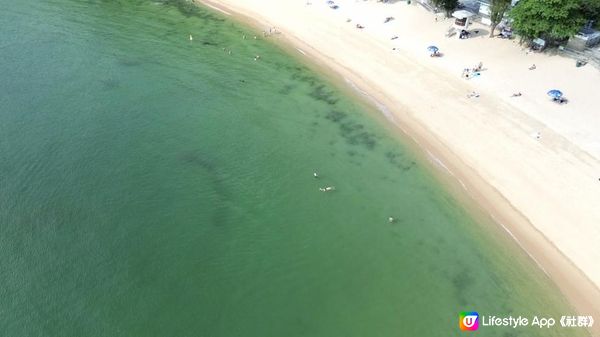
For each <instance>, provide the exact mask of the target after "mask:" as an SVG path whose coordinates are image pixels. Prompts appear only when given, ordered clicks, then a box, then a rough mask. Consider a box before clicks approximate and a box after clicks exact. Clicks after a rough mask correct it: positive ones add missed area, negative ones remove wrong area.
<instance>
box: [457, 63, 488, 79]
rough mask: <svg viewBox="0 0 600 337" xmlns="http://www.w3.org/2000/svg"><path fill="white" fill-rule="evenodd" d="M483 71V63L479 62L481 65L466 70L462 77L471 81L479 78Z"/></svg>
mask: <svg viewBox="0 0 600 337" xmlns="http://www.w3.org/2000/svg"><path fill="white" fill-rule="evenodd" d="M482 70H483V62H479V64H478V65H477V66H475V67H473V68H465V69H463V72H462V74H461V76H460V77H462V78H466V79H470V78H473V77H477V76H479V75H481V71H482Z"/></svg>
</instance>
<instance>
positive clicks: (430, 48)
mask: <svg viewBox="0 0 600 337" xmlns="http://www.w3.org/2000/svg"><path fill="white" fill-rule="evenodd" d="M438 50H440V49H439V48H438V47H436V46H429V47H427V51H429V52H431V53H437V52H438Z"/></svg>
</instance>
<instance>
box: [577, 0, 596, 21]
mask: <svg viewBox="0 0 600 337" xmlns="http://www.w3.org/2000/svg"><path fill="white" fill-rule="evenodd" d="M581 9H582V11H583V16H584V17H585V18H586V19H588V20H592V21H595V23H596V25H597V24H598V23H599V21H600V0H583V2H582V4H581Z"/></svg>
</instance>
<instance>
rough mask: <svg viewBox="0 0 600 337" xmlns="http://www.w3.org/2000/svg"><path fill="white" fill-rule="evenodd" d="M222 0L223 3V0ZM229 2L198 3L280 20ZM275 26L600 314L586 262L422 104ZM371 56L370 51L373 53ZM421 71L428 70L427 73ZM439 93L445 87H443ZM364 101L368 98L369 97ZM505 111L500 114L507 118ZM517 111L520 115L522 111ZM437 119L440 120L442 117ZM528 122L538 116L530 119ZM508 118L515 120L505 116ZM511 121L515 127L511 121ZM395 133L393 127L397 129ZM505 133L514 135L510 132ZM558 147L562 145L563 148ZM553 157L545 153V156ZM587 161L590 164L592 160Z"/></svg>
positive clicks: (261, 21) (253, 22) (292, 47)
mask: <svg viewBox="0 0 600 337" xmlns="http://www.w3.org/2000/svg"><path fill="white" fill-rule="evenodd" d="M223 2H226V3H227V4H223ZM231 2H232V1H215V0H202V1H201V3H202V4H203V5H207V6H208V7H210V8H213V9H216V10H218V11H220V12H225V13H227V14H228V15H231V16H232V17H234V18H235V19H236V20H239V21H242V22H243V23H246V24H249V25H250V26H253V27H256V28H258V29H259V30H260V27H261V26H263V27H265V26H267V27H272V26H277V27H278V29H280V28H279V27H281V25H280V23H281V22H270V21H269V19H270V18H269V17H268V15H266V14H260V15H259V14H257V13H256V12H254V11H250V10H249V9H248V8H244V7H243V6H242V5H237V6H236V5H233V4H231ZM281 20H284V19H281ZM280 30H281V31H282V32H283V34H278V35H277V38H272V39H271V40H272V41H274V42H275V43H277V44H279V45H281V46H282V47H283V48H284V49H286V50H288V51H293V52H295V53H298V57H300V58H301V60H302V61H304V60H306V62H305V63H311V64H313V65H314V66H315V67H317V68H323V70H324V72H325V75H333V76H334V82H336V81H342V82H343V81H345V82H346V83H345V87H346V88H345V89H348V90H350V91H353V92H354V95H355V96H362V97H361V98H362V100H363V101H364V102H365V103H367V104H370V105H373V106H375V107H376V108H378V109H380V110H381V108H382V107H383V108H384V109H387V110H388V111H389V112H390V114H391V115H390V116H387V115H386V114H385V112H383V111H382V112H381V113H382V115H385V118H387V119H388V120H389V121H390V123H387V124H389V125H390V127H392V128H394V129H396V130H397V129H400V131H401V132H403V133H404V134H403V135H402V136H401V137H403V138H406V139H407V140H409V141H411V142H412V143H414V145H415V146H416V147H418V151H419V152H421V153H420V156H421V157H422V158H424V159H426V160H428V161H430V162H431V165H430V166H431V167H430V168H428V169H430V171H432V172H434V174H435V175H436V176H438V177H440V179H441V180H442V181H443V182H448V184H447V185H449V189H450V190H451V192H452V194H453V195H455V196H456V195H458V196H459V197H458V199H459V201H461V204H463V205H464V207H465V208H466V209H467V210H469V211H470V212H471V213H474V214H476V215H482V216H486V217H489V218H490V219H492V221H493V222H494V223H495V224H496V225H499V226H495V227H497V228H496V229H498V230H500V231H503V232H504V233H505V234H506V236H507V237H511V238H512V240H514V242H516V243H517V245H519V246H520V247H521V249H522V250H523V251H524V252H525V253H526V254H527V255H529V257H530V259H531V260H532V261H533V262H534V263H536V264H537V265H538V266H539V267H540V269H541V270H542V271H543V272H544V273H545V274H546V275H548V277H550V278H551V280H552V281H553V282H554V284H556V285H557V287H558V288H559V289H560V291H561V292H562V293H563V294H564V296H565V297H566V298H567V299H568V300H569V302H570V303H571V304H572V305H573V306H574V307H575V309H576V310H578V311H579V312H580V313H582V314H586V315H589V314H591V315H593V316H595V317H597V318H598V317H600V288H599V286H598V283H597V282H596V283H595V282H594V281H593V279H594V278H593V277H591V276H590V275H589V274H587V275H586V272H585V271H587V272H588V273H590V265H589V264H588V265H584V267H587V268H583V267H582V265H583V264H582V263H581V262H580V263H579V264H577V263H576V262H574V261H573V259H572V258H569V256H568V254H565V253H564V247H563V249H561V248H560V247H561V243H560V242H557V240H552V239H550V238H549V237H548V235H547V233H545V232H544V229H543V228H542V229H540V228H539V227H538V226H536V225H535V224H534V223H533V222H532V219H531V217H530V216H528V213H527V211H528V210H525V211H526V212H525V213H524V211H523V210H521V209H519V207H518V205H516V204H515V203H514V202H512V201H511V196H510V195H508V196H507V195H506V194H505V193H503V191H501V190H499V189H498V188H497V187H496V186H494V185H493V184H491V183H490V180H496V179H498V177H499V176H501V175H499V174H498V173H497V172H492V173H495V174H490V172H489V171H486V170H484V169H481V168H480V167H477V165H476V164H478V163H477V162H473V160H472V158H470V159H471V160H466V159H465V157H468V156H465V155H464V154H461V153H457V152H456V149H457V147H456V143H454V144H449V143H448V142H446V141H445V139H443V138H442V137H440V135H441V133H442V132H436V129H439V128H441V127H440V126H439V125H437V124H434V125H431V124H427V122H426V121H424V120H422V119H421V120H420V119H418V118H415V113H416V112H415V110H422V111H426V110H424V109H423V107H418V108H417V109H413V108H414V106H412V105H413V104H411V102H410V99H407V97H406V96H410V95H398V96H401V97H394V98H395V99H394V98H392V97H390V95H388V93H386V92H385V88H382V85H381V84H378V83H374V80H373V79H372V78H366V77H364V76H361V75H363V74H361V73H359V72H357V71H356V70H355V69H353V68H352V67H350V66H349V65H348V64H347V63H343V62H341V61H339V60H337V59H335V58H334V57H332V56H331V55H329V54H327V53H326V52H325V51H321V50H319V49H318V46H314V45H312V44H311V43H310V42H308V41H305V40H303V39H302V37H299V36H297V35H296V34H294V32H293V30H290V29H289V28H287V27H286V28H285V29H280ZM376 43H377V41H375V42H374V45H375V44H376ZM396 56H398V55H396ZM375 57H376V56H373V58H375ZM411 57H412V56H411V55H408V56H404V55H401V56H399V58H404V59H401V60H400V61H401V62H405V63H408V64H410V65H412V66H415V68H418V69H416V70H415V71H416V72H423V71H426V70H431V69H432V68H433V67H435V65H433V66H430V65H427V64H422V63H420V62H419V61H418V60H416V59H414V57H413V58H411ZM382 63H384V62H382ZM385 66H387V67H392V65H386V64H384V65H383V66H382V67H385ZM419 67H420V68H419ZM421 75H424V76H427V75H430V74H421ZM435 76H436V78H435V80H439V79H443V80H446V81H445V83H444V84H446V85H448V84H450V85H452V86H456V87H459V89H460V90H464V91H465V92H466V91H468V90H469V89H470V86H469V85H467V84H465V83H462V82H460V81H459V80H458V79H455V78H452V77H451V75H450V74H448V73H441V74H438V73H436V74H435ZM404 85H405V84H404ZM455 92H456V90H455ZM442 94H447V93H444V92H442ZM486 94H487V93H486ZM454 98H456V97H454ZM481 100H483V99H481ZM486 100H487V99H486ZM368 101H371V102H370V103H369V102H368ZM489 101H491V102H486V103H487V104H486V105H485V106H484V107H483V109H489V107H494V108H496V106H498V109H499V110H503V111H508V112H509V113H512V114H518V113H519V112H520V111H519V110H518V109H515V108H514V107H511V106H510V105H509V104H508V103H506V102H504V101H503V100H501V99H499V98H498V97H492V98H491V99H490V100H489ZM462 104H463V106H464V105H466V104H470V103H464V102H462ZM380 105H381V106H380ZM430 108H432V107H430ZM479 109H481V108H479ZM509 117H512V116H509ZM509 117H506V118H505V119H509ZM519 117H520V118H521V116H519ZM498 118H500V117H498ZM439 119H443V118H439ZM441 122H442V123H443V122H444V121H441ZM467 122H468V121H467ZM533 122H538V121H535V120H533ZM508 123H509V124H511V123H513V124H514V123H515V121H514V120H509V121H508ZM511 126H513V127H514V125H511ZM432 129H433V131H432ZM520 131H523V130H520ZM396 133H398V132H397V131H396ZM442 136H443V135H442ZM510 136H514V135H512V134H511V135H510ZM552 136H553V137H557V139H558V138H560V137H561V135H560V134H557V135H552ZM568 145H570V146H571V147H572V148H569V147H567V148H569V149H570V150H571V151H573V152H575V155H576V156H579V157H578V158H581V157H585V156H588V158H587V159H585V161H594V160H595V159H594V157H593V155H591V154H589V153H588V152H586V151H584V150H581V149H580V148H579V147H576V146H575V145H573V144H570V143H569V144H568ZM561 149H562V150H564V148H561ZM533 150H535V149H533ZM553 150H555V149H553ZM554 159H555V158H550V159H549V160H550V161H551V160H554ZM569 159H571V158H569ZM569 159H567V160H569ZM436 161H437V162H438V163H436ZM592 164H593V165H595V164H596V163H592ZM592 169H593V167H592ZM576 171H577V170H575V172H576ZM506 174H509V173H506ZM521 178H523V177H521ZM524 178H525V180H526V178H527V177H526V176H525V177H524ZM534 187H535V185H534ZM526 196H527V197H528V196H530V195H529V194H528V195H526ZM548 205H550V204H548ZM548 205H546V207H548ZM575 246H577V244H575ZM592 260H593V258H592ZM596 269H598V268H596ZM591 272H596V273H598V271H597V270H593V269H592V270H591ZM565 314H568V313H565ZM591 331H592V332H593V333H598V332H600V328H599V325H598V324H595V325H594V327H593V328H592V329H591Z"/></svg>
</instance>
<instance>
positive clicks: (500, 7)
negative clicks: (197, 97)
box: [490, 0, 600, 37]
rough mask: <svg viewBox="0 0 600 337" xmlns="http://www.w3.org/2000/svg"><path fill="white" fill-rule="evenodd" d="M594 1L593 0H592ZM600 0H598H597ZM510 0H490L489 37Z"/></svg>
mask: <svg viewBox="0 0 600 337" xmlns="http://www.w3.org/2000/svg"><path fill="white" fill-rule="evenodd" d="M594 1H595V0H594ZM598 1H600V0H598ZM510 4H511V0H492V1H491V3H490V21H492V27H491V28H492V29H491V31H490V37H492V36H494V29H496V26H498V24H499V23H500V21H502V18H504V13H506V11H507V10H508V9H509V8H510Z"/></svg>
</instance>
